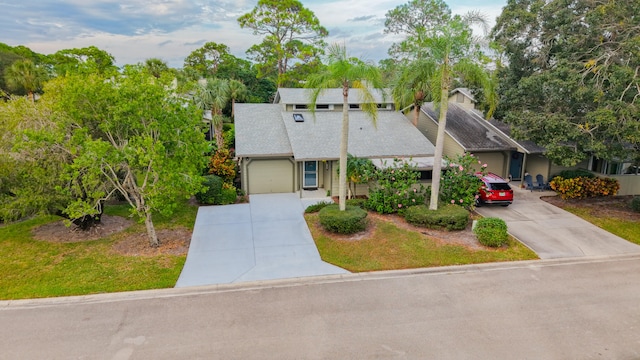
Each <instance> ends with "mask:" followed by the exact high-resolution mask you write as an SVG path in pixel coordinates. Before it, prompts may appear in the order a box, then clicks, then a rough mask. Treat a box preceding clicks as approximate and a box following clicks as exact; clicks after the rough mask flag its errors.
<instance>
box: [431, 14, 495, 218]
mask: <svg viewBox="0 0 640 360" xmlns="http://www.w3.org/2000/svg"><path fill="white" fill-rule="evenodd" d="M483 21H484V19H483V18H482V17H480V16H478V14H476V13H470V14H468V15H467V16H465V17H461V16H454V17H453V18H451V20H450V21H449V22H447V23H446V24H444V25H443V26H439V27H437V28H435V29H434V30H435V31H433V32H432V34H431V36H430V37H428V38H426V39H425V40H424V44H423V46H424V47H425V49H426V50H427V51H428V53H429V55H430V58H429V60H426V61H430V62H433V64H432V65H431V66H433V67H434V69H435V71H434V72H433V76H432V77H431V78H430V79H428V81H427V83H428V84H430V86H429V90H430V92H431V96H432V98H433V102H434V103H435V104H436V107H438V108H439V110H440V111H439V116H438V134H437V138H436V147H435V154H434V156H433V158H434V163H433V180H432V183H431V199H430V204H429V209H431V210H437V209H438V201H439V195H440V194H439V193H440V175H441V166H442V154H443V150H444V132H445V129H446V126H447V111H448V109H449V106H448V105H449V103H448V100H449V91H450V87H451V83H452V80H453V79H454V77H460V78H465V79H467V80H469V81H471V82H473V83H477V84H481V85H482V87H483V88H485V89H486V90H487V91H488V92H491V91H492V89H493V87H492V86H491V84H490V77H489V76H488V74H487V72H486V71H485V69H484V68H483V67H482V66H480V65H479V64H478V63H477V62H474V61H472V60H471V59H470V55H471V54H470V50H471V49H472V45H473V40H474V39H473V37H472V35H471V29H470V25H471V24H472V23H476V22H483ZM487 99H488V100H489V101H490V105H489V111H488V112H487V118H489V117H491V115H492V114H493V111H494V110H495V106H496V104H495V96H492V95H491V94H488V96H487Z"/></svg>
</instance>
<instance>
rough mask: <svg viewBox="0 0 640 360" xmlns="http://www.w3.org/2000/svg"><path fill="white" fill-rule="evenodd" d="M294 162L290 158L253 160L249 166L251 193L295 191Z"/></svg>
mask: <svg viewBox="0 0 640 360" xmlns="http://www.w3.org/2000/svg"><path fill="white" fill-rule="evenodd" d="M293 169H294V168H293V163H292V162H291V161H289V160H253V161H251V163H250V164H249V165H248V166H247V170H248V174H247V175H248V178H249V194H269V193H287V192H293Z"/></svg>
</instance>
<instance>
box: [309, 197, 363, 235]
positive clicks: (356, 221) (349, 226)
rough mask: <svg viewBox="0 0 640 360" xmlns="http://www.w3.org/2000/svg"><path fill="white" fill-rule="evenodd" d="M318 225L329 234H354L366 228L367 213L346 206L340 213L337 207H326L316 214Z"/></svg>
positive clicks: (354, 207)
mask: <svg viewBox="0 0 640 360" xmlns="http://www.w3.org/2000/svg"><path fill="white" fill-rule="evenodd" d="M318 216H319V217H320V224H321V225H322V227H323V228H324V229H325V230H327V231H330V232H333V233H338V234H354V233H357V232H360V231H364V230H365V229H366V227H367V212H366V211H365V210H362V209H361V208H359V207H357V206H352V205H346V209H345V210H344V211H340V207H339V206H338V205H335V204H334V205H328V206H325V207H324V208H322V210H320V212H319V213H318Z"/></svg>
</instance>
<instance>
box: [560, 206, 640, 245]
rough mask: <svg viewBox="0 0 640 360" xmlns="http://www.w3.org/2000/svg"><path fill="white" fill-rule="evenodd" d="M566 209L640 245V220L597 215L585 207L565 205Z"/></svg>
mask: <svg viewBox="0 0 640 360" xmlns="http://www.w3.org/2000/svg"><path fill="white" fill-rule="evenodd" d="M563 209H564V210H566V211H568V212H570V213H572V214H574V215H577V216H579V217H581V218H583V219H585V220H587V221H588V222H590V223H592V224H594V225H596V226H598V227H600V228H602V229H604V230H606V231H608V232H610V233H612V234H614V235H617V236H619V237H621V238H623V239H626V240H627V241H630V242H632V243H634V244H638V245H640V222H637V221H632V220H623V219H618V218H611V217H605V218H602V217H596V216H594V215H593V214H592V213H591V210H589V209H588V208H583V207H575V206H565V207H563Z"/></svg>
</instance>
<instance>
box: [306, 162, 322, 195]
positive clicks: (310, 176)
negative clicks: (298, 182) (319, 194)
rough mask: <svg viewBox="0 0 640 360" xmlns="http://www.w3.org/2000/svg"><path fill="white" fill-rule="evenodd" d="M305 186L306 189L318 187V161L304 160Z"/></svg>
mask: <svg viewBox="0 0 640 360" xmlns="http://www.w3.org/2000/svg"><path fill="white" fill-rule="evenodd" d="M303 187H304V188H305V189H308V188H317V187H318V162H317V161H305V162H304V174H303Z"/></svg>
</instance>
